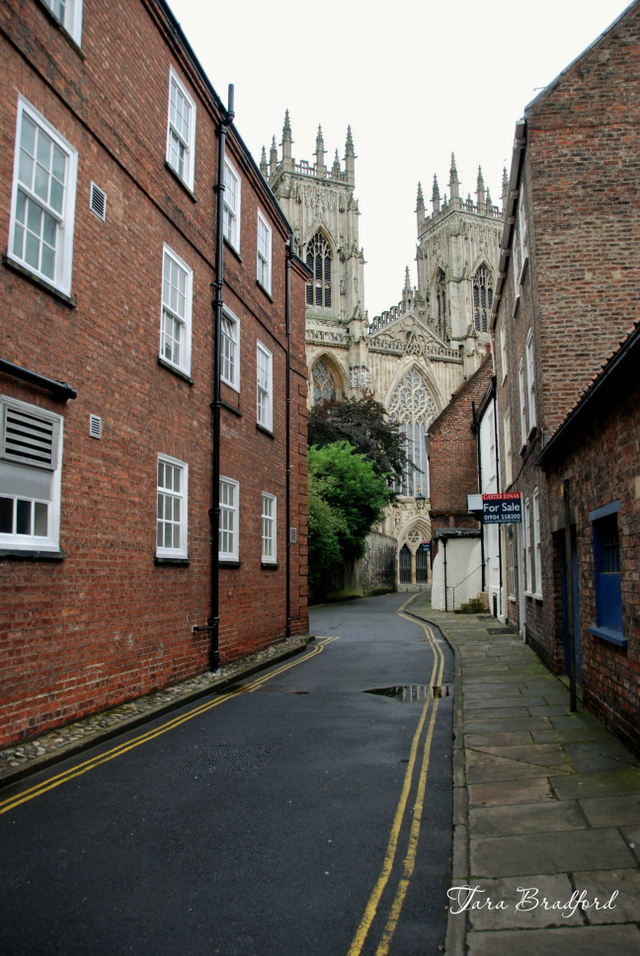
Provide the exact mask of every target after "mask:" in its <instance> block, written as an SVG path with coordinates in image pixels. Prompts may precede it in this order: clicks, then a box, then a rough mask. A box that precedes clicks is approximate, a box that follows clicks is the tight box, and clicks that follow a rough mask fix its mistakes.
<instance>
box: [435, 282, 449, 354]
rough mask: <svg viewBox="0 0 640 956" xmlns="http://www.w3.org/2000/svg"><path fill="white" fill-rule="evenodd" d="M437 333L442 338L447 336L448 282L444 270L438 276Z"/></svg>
mask: <svg viewBox="0 0 640 956" xmlns="http://www.w3.org/2000/svg"><path fill="white" fill-rule="evenodd" d="M436 309H437V315H436V332H437V333H438V335H439V336H440V337H441V338H443V339H444V338H446V335H447V280H446V277H445V274H444V272H443V271H442V269H439V270H438V275H437V276H436Z"/></svg>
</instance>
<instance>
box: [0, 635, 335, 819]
mask: <svg viewBox="0 0 640 956" xmlns="http://www.w3.org/2000/svg"><path fill="white" fill-rule="evenodd" d="M337 640H338V638H337V637H320V638H316V640H315V641H314V646H313V648H312V649H311V650H310V651H309V652H308V653H307V654H305V655H304V656H303V657H296V658H294V659H293V660H291V661H289V662H288V663H287V664H282V665H281V666H280V667H278V668H276V669H275V670H272V671H269V673H268V674H264V675H263V676H262V677H258V678H256V680H254V681H251V683H249V684H243V685H242V687H238V688H236V689H235V690H229V691H227V692H226V693H223V694H221V695H220V696H218V697H215V698H214V700H209V701H207V702H206V703H203V704H200V705H199V706H198V707H194V708H193V709H192V710H189V711H187V712H186V713H184V714H180V715H179V716H177V717H174V718H173V719H172V720H168V721H167V722H166V723H164V724H161V725H160V726H159V727H154V728H153V729H151V730H148V731H147V732H146V733H143V734H140V735H139V736H138V737H134V738H133V739H132V740H126V741H123V742H122V743H121V744H118V745H117V746H116V747H113V748H112V749H111V750H107V751H105V752H104V753H101V754H97V755H96V756H95V757H91V758H90V759H89V760H85V761H84V763H80V764H76V765H75V766H74V767H70V768H69V769H68V770H65V771H63V772H62V773H59V774H56V775H55V776H53V777H49V778H48V779H47V780H43V781H42V782H41V783H39V784H36V785H35V786H33V787H30V788H29V789H28V790H23V791H22V792H21V793H19V794H16V795H14V796H13V797H9V798H8V799H6V800H3V801H0V815H1V814H3V813H7V812H8V811H9V810H13V809H14V808H15V807H19V806H20V804H21V803H26V802H27V801H28V800H33V799H34V797H39V796H40V795H41V794H43V793H46V792H47V791H48V790H53V789H55V787H60V786H61V785H62V784H63V783H67V781H69V780H73V779H74V778H75V777H80V776H82V774H84V773H88V772H89V771H90V770H94V769H95V768H96V767H99V766H100V765H101V764H103V763H108V761H110V760H115V758H116V757H121V756H122V755H123V754H126V753H128V751H130V750H134V749H135V748H136V747H140V746H142V744H146V743H149V741H150V740H154V739H155V738H156V737H160V736H162V734H166V733H168V732H169V731H170V730H175V728H176V727H179V726H180V725H181V724H184V723H186V722H187V721H188V720H193V718H194V717H199V716H200V715H201V714H205V713H206V712H207V711H208V710H213V708H214V707H220V705H221V704H226V703H227V701H229V700H233V698H234V697H239V696H240V694H246V693H250V692H251V691H254V690H257V689H258V688H259V687H260V686H261V685H262V684H265V683H266V682H267V681H269V680H272V679H273V678H274V677H277V676H278V675H279V674H283V673H284V672H285V671H288V670H290V668H292V667H296V666H297V665H298V664H303V663H304V662H305V661H308V660H309V659H310V658H312V657H315V656H316V654H320V653H322V651H323V650H324V648H325V647H326V646H327V645H328V644H331V643H332V642H333V641H337Z"/></svg>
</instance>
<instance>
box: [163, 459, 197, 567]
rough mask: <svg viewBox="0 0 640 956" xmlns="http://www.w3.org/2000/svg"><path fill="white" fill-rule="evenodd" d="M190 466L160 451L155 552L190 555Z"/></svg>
mask: <svg viewBox="0 0 640 956" xmlns="http://www.w3.org/2000/svg"><path fill="white" fill-rule="evenodd" d="M188 476H189V467H188V465H187V464H185V462H184V461H179V460H178V459H177V458H170V457H169V456H168V455H158V487H157V511H156V555H157V557H159V558H186V557H187V554H188V552H187V527H188V499H187V492H188Z"/></svg>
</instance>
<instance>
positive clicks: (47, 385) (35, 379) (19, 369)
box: [0, 358, 78, 402]
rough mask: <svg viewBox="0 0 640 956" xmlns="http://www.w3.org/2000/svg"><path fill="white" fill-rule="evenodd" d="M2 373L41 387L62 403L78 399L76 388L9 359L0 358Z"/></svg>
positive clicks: (0, 370)
mask: <svg viewBox="0 0 640 956" xmlns="http://www.w3.org/2000/svg"><path fill="white" fill-rule="evenodd" d="M0 372H5V373H6V374H7V375H13V377H14V378H19V379H22V381H23V382H29V384H30V385H39V386H40V388H44V389H46V390H47V391H48V392H51V394H52V396H53V398H54V399H55V400H57V401H60V402H65V401H66V400H67V399H68V398H76V397H77V394H78V393H77V392H76V390H75V388H72V387H71V385H67V383H66V382H58V381H56V379H54V378H48V377H47V376H46V375H41V374H40V372H32V371H31V369H28V368H24V367H23V366H22V365H15V364H14V363H13V362H10V361H9V360H8V359H3V358H0Z"/></svg>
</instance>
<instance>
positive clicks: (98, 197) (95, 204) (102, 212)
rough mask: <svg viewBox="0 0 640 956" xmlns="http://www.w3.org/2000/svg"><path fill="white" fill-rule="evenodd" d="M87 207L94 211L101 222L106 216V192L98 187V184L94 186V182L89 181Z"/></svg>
mask: <svg viewBox="0 0 640 956" xmlns="http://www.w3.org/2000/svg"><path fill="white" fill-rule="evenodd" d="M89 208H90V209H91V212H93V213H95V214H96V216H97V217H98V219H101V220H102V222H104V221H105V219H106V218H107V194H106V193H105V192H103V191H102V189H100V187H99V186H96V184H95V183H91V199H90V200H89Z"/></svg>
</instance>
